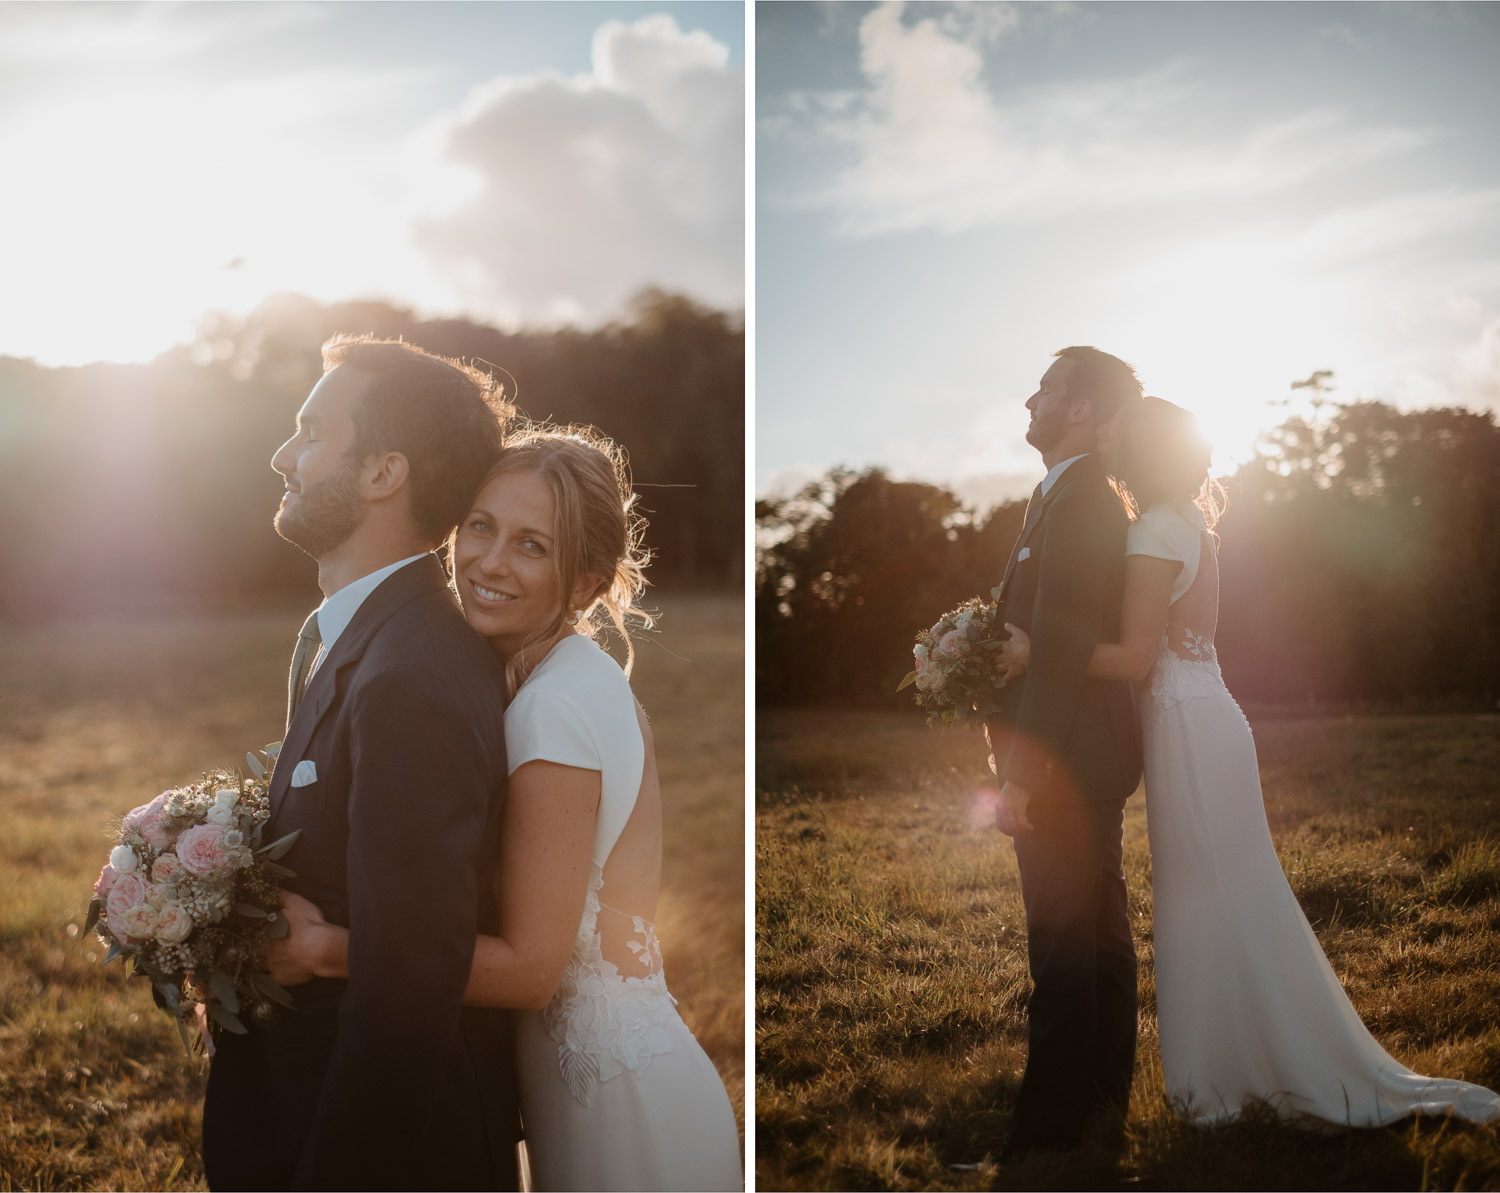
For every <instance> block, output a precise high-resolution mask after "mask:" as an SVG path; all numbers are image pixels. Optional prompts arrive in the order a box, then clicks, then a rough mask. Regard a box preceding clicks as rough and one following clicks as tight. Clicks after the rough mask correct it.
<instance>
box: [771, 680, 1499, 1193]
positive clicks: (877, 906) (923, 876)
mask: <svg viewBox="0 0 1500 1193" xmlns="http://www.w3.org/2000/svg"><path fill="white" fill-rule="evenodd" d="M1255 737H1256V743H1257V746H1258V749H1259V751H1260V762H1261V774H1262V779H1263V784H1264V788H1265V797H1266V807H1267V812H1268V815H1269V818H1270V822H1271V829H1272V833H1273V836H1274V837H1275V840H1276V842H1277V847H1278V850H1279V853H1280V856H1281V860H1282V864H1283V867H1284V868H1285V869H1286V871H1287V874H1288V877H1289V878H1290V881H1291V884H1292V886H1293V888H1294V890H1295V891H1296V892H1297V895H1298V897H1299V899H1300V900H1301V902H1302V905H1303V907H1304V908H1305V909H1306V911H1307V913H1308V915H1309V917H1310V919H1311V920H1312V922H1313V926H1314V928H1315V929H1316V930H1317V932H1318V935H1319V937H1320V939H1321V940H1322V942H1323V945H1324V947H1325V949H1326V951H1327V953H1328V956H1329V958H1330V960H1331V961H1332V963H1333V966H1334V969H1335V970H1336V971H1337V972H1338V974H1339V976H1340V979H1341V980H1342V981H1343V983H1344V985H1345V987H1346V989H1347V990H1348V991H1349V994H1350V997H1351V998H1352V1000H1353V1002H1354V1004H1355V1006H1356V1008H1357V1009H1358V1010H1359V1012H1360V1014H1361V1015H1362V1016H1363V1017H1364V1020H1365V1022H1366V1024H1367V1025H1368V1026H1369V1027H1370V1029H1371V1031H1373V1032H1374V1033H1375V1035H1376V1037H1377V1038H1378V1039H1379V1040H1380V1041H1381V1043H1382V1044H1383V1045H1384V1046H1385V1047H1386V1048H1387V1049H1388V1050H1389V1051H1390V1052H1392V1053H1393V1054H1394V1055H1395V1056H1396V1058H1397V1059H1398V1060H1400V1061H1402V1062H1403V1063H1405V1064H1407V1065H1409V1066H1411V1067H1412V1068H1414V1069H1416V1070H1417V1071H1419V1072H1423V1073H1429V1074H1433V1075H1441V1076H1448V1077H1458V1078H1463V1079H1466V1080H1469V1081H1475V1082H1479V1083H1482V1084H1485V1085H1487V1086H1489V1087H1490V1088H1500V718H1497V717H1493V716H1490V717H1464V716H1444V717H1410V718H1380V719H1377V718H1366V719H1352V718H1343V719H1322V720H1257V721H1256V722H1255ZM984 759H985V750H984V748H983V744H982V739H981V738H980V737H978V736H977V735H974V734H969V733H966V732H965V731H963V730H958V729H950V730H929V729H926V728H925V727H924V726H923V724H922V722H921V720H920V719H917V718H914V717H907V716H900V715H891V714H880V713H856V712H837V711H811V710H806V711H804V710H777V711H761V712H760V713H759V714H758V717H757V729H756V771H757V774H756V787H757V817H756V819H757V825H756V888H757V889H756V932H757V947H756V960H757V976H756V1047H757V1059H756V1152H757V1174H758V1187H759V1188H761V1189H923V1188H945V1189H982V1188H1004V1189H1038V1188H1059V1189H1065V1188H1066V1189H1104V1188H1131V1189H1137V1188H1139V1189H1318V1188H1329V1189H1333V1188H1338V1189H1419V1188H1448V1189H1458V1188H1463V1189H1476V1188H1487V1189H1494V1188H1500V1125H1490V1126H1486V1127H1470V1126H1466V1125H1460V1124H1453V1123H1448V1122H1442V1121H1419V1122H1414V1123H1413V1122H1408V1123H1406V1124H1404V1125H1398V1126H1395V1127H1392V1128H1388V1129H1385V1130H1373V1131H1348V1130H1335V1131H1331V1132H1329V1133H1314V1132H1311V1131H1307V1130H1303V1129H1299V1128H1297V1127H1292V1126H1286V1125H1279V1124H1276V1123H1272V1122H1252V1123H1243V1124H1239V1125H1236V1126H1233V1127H1227V1128H1220V1129H1217V1130H1197V1129H1192V1128H1187V1127H1183V1126H1180V1125H1179V1124H1178V1123H1177V1122H1176V1120H1175V1119H1174V1118H1173V1117H1172V1115H1171V1114H1170V1112H1169V1110H1168V1108H1167V1106H1166V1104H1165V1099H1164V1092H1163V1084H1162V1077H1161V1068H1160V1061H1159V1059H1158V1054H1157V1037H1156V1015H1155V999H1154V990H1155V987H1154V980H1153V973H1152V967H1151V897H1150V893H1151V886H1150V858H1149V854H1148V850H1147V844H1146V826H1145V808H1144V801H1143V800H1142V799H1141V798H1140V797H1139V796H1137V797H1136V798H1135V799H1134V800H1132V801H1131V803H1130V805H1129V810H1128V812H1127V816H1126V830H1125V832H1126V836H1125V841H1126V873H1127V878H1128V881H1129V884H1130V891H1131V896H1130V897H1131V911H1132V914H1133V916H1134V919H1135V924H1136V940H1137V945H1138V948H1139V951H1140V955H1141V961H1142V966H1141V982H1140V993H1141V1015H1140V1052H1139V1059H1138V1062H1137V1066H1136V1078H1135V1086H1134V1090H1133V1092H1132V1101H1131V1113H1130V1119H1129V1125H1128V1147H1127V1150H1126V1152H1125V1154H1124V1156H1123V1157H1122V1158H1119V1159H1118V1160H1116V1159H1114V1158H1112V1157H1110V1156H1109V1155H1107V1154H1106V1153H1105V1152H1103V1151H1102V1150H1099V1149H1095V1150H1092V1151H1091V1150H1089V1149H1084V1150H1082V1151H1080V1152H1078V1153H1074V1154H1071V1155H1067V1156H1063V1157H1037V1158H1034V1159H1031V1160H1029V1161H1026V1162H1024V1163H1022V1164H1020V1165H1017V1166H1014V1167H1009V1168H1003V1169H1000V1170H999V1171H995V1172H988V1173H980V1172H974V1171H955V1170H952V1169H951V1168H950V1167H949V1166H950V1165H952V1164H962V1163H973V1162H975V1161H978V1160H980V1159H981V1157H983V1156H985V1154H986V1153H987V1152H990V1151H991V1150H992V1149H993V1148H994V1147H995V1145H996V1144H997V1143H998V1141H999V1139H1000V1138H1001V1136H1002V1134H1003V1131H1004V1129H1005V1126H1006V1124H1007V1123H1008V1121H1009V1115H1010V1107H1011V1105H1012V1104H1013V1100H1014V1097H1015V1093H1016V1089H1017V1086H1018V1084H1019V1080H1020V1074H1021V1069H1022V1065H1023V1063H1024V1059H1025V1018H1024V1007H1025V998H1026V995H1027V992H1028V988H1029V985H1028V978H1027V970H1026V958H1025V917H1024V914H1023V912H1022V908H1021V899H1020V891H1019V885H1018V882H1017V878H1016V868H1015V859H1014V855H1013V853H1012V851H1011V848H1010V845H1009V842H1008V841H1007V840H1006V839H1005V838H1003V837H1001V836H1000V835H999V834H998V833H997V832H996V831H995V830H994V829H993V827H991V826H990V823H989V818H988V816H987V815H986V814H985V812H984V810H983V805H982V804H981V803H980V801H979V799H978V794H979V793H980V792H981V790H982V789H983V788H984V786H985V784H986V781H987V780H989V779H990V776H989V773H988V771H987V770H986V768H985V765H984Z"/></svg>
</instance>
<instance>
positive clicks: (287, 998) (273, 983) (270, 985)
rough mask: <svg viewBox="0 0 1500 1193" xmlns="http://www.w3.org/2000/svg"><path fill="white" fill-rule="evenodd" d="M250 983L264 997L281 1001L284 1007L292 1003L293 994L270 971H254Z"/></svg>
mask: <svg viewBox="0 0 1500 1193" xmlns="http://www.w3.org/2000/svg"><path fill="white" fill-rule="evenodd" d="M250 984H251V985H252V986H254V987H255V989H256V990H257V991H258V992H259V993H260V994H261V996H262V997H264V998H268V999H270V1000H271V1001H272V1002H279V1003H280V1004H281V1005H282V1006H284V1007H289V1006H291V1005H292V996H291V995H290V994H288V993H287V991H286V988H285V987H284V986H282V985H281V983H280V982H278V981H277V980H276V979H275V978H273V977H272V976H271V975H270V974H268V973H252V974H251V975H250Z"/></svg>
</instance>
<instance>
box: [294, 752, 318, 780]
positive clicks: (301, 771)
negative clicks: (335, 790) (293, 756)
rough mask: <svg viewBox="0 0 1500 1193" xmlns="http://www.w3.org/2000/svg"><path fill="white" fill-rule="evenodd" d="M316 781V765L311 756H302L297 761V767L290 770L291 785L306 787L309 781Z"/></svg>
mask: <svg viewBox="0 0 1500 1193" xmlns="http://www.w3.org/2000/svg"><path fill="white" fill-rule="evenodd" d="M317 781H318V767H317V764H316V763H314V762H313V760H312V759H311V758H304V759H303V760H302V761H301V762H299V763H297V769H296V770H294V771H293V772H292V786H293V787H306V786H307V785H308V784H309V783H316V782H317Z"/></svg>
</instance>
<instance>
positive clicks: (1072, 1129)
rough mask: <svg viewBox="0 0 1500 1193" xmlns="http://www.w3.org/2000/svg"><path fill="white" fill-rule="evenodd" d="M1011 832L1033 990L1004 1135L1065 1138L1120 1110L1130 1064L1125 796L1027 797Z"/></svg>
mask: <svg viewBox="0 0 1500 1193" xmlns="http://www.w3.org/2000/svg"><path fill="white" fill-rule="evenodd" d="M1028 817H1029V818H1030V820H1031V823H1032V824H1033V825H1034V826H1035V827H1034V829H1033V831H1032V832H1030V833H1023V834H1021V835H1019V836H1017V837H1016V838H1015V850H1016V861H1017V863H1018V864H1019V866H1020V870H1021V897H1022V899H1023V900H1024V901H1025V904H1026V932H1027V952H1028V954H1029V959H1030V962H1031V981H1032V986H1033V989H1032V993H1031V999H1030V1001H1029V1002H1028V1003H1027V1016H1028V1020H1029V1023H1028V1052H1027V1057H1026V1073H1025V1076H1023V1077H1022V1078H1021V1090H1020V1093H1019V1095H1018V1096H1017V1099H1016V1113H1015V1119H1014V1120H1013V1122H1012V1126H1011V1138H1012V1141H1013V1142H1014V1143H1015V1144H1017V1145H1020V1146H1041V1147H1054V1146H1069V1145H1071V1144H1074V1143H1076V1142H1077V1141H1078V1140H1079V1138H1080V1136H1081V1135H1082V1134H1083V1132H1084V1131H1085V1130H1086V1129H1087V1127H1088V1125H1089V1123H1090V1121H1091V1120H1093V1119H1095V1118H1097V1117H1098V1116H1099V1115H1100V1113H1101V1112H1109V1113H1116V1114H1120V1115H1123V1114H1124V1112H1125V1109H1126V1106H1127V1105H1128V1103H1129V1100H1130V1078H1131V1073H1132V1071H1133V1070H1134V1067H1135V1031H1136V959H1135V942H1134V941H1133V940H1132V939H1131V935H1130V913H1129V909H1128V907H1127V905H1126V900H1125V871H1124V866H1123V854H1124V846H1123V832H1124V820H1125V809H1124V803H1123V801H1106V802H1103V803H1090V804H1070V803H1055V802H1052V801H1049V800H1045V799H1041V798H1038V799H1034V800H1033V801H1032V802H1031V806H1030V808H1029V809H1028Z"/></svg>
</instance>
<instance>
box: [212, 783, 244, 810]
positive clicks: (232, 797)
mask: <svg viewBox="0 0 1500 1193" xmlns="http://www.w3.org/2000/svg"><path fill="white" fill-rule="evenodd" d="M239 798H240V793H239V792H238V791H235V790H234V789H233V788H232V787H221V788H219V790H217V791H215V792H214V804H215V805H216V806H217V807H220V808H232V807H234V804H235V801H236V800H238V799H239Z"/></svg>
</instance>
